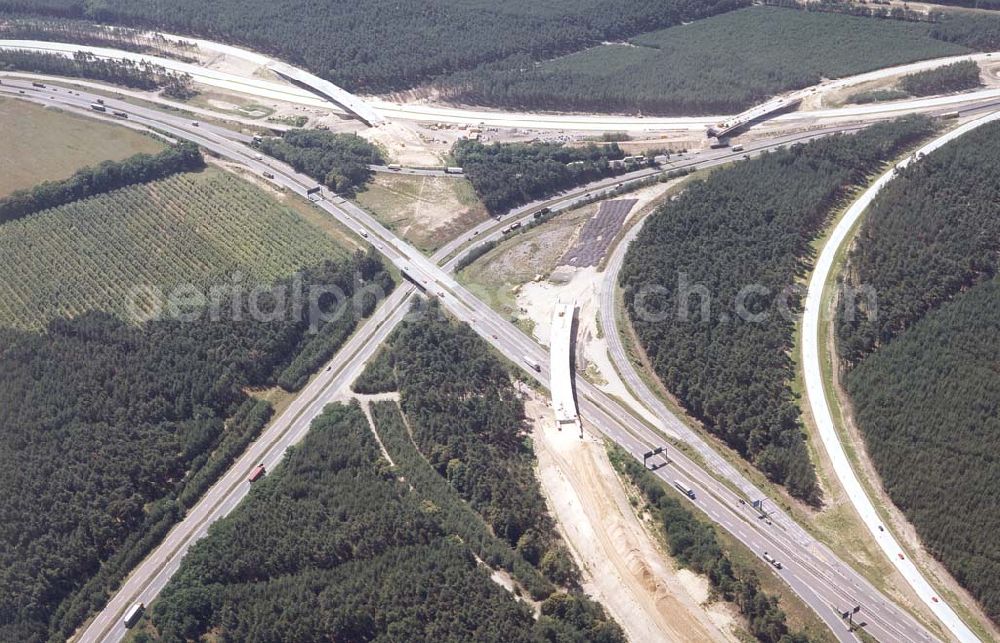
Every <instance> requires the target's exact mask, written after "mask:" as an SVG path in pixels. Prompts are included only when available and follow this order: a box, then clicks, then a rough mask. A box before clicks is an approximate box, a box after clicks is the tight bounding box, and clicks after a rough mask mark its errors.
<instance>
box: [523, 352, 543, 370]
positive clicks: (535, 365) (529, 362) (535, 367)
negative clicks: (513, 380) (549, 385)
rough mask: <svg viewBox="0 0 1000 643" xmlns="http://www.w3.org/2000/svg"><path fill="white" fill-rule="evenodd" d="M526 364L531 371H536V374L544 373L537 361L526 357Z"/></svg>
mask: <svg viewBox="0 0 1000 643" xmlns="http://www.w3.org/2000/svg"><path fill="white" fill-rule="evenodd" d="M524 363H525V364H527V365H528V366H530V367H531V370H533V371H535V372H536V373H541V372H542V365H541V364H539V363H538V362H536V361H535V360H533V359H531V358H530V357H528V356H527V355H525V356H524Z"/></svg>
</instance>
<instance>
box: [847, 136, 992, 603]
mask: <svg viewBox="0 0 1000 643" xmlns="http://www.w3.org/2000/svg"><path fill="white" fill-rule="evenodd" d="M998 142H1000V124H998V123H992V124H989V125H985V126H983V127H981V128H979V129H977V130H975V131H974V132H972V133H970V134H967V135H965V136H963V137H962V138H960V139H958V140H956V141H954V142H952V143H949V144H948V145H946V146H944V147H942V148H941V149H939V150H936V151H935V152H933V153H932V154H930V155H929V156H927V157H925V158H923V159H922V160H920V161H919V162H918V163H914V164H911V166H910V167H908V168H907V169H906V170H904V171H902V172H901V173H900V174H899V175H898V176H897V177H896V178H895V179H894V180H893V181H892V182H891V183H889V185H888V186H886V188H885V189H883V190H882V192H881V193H880V194H879V196H878V197H877V198H876V200H875V201H874V202H873V203H872V205H871V206H870V208H869V211H868V213H867V215H866V219H865V221H864V223H863V224H862V226H861V228H860V231H859V233H858V237H857V242H856V245H855V247H854V248H853V250H852V252H851V254H850V256H849V260H848V263H847V267H846V269H845V274H846V281H847V283H848V284H849V285H850V286H852V287H855V288H857V287H858V286H859V285H863V286H865V287H867V288H870V289H872V290H873V291H874V293H875V294H876V295H877V300H876V301H877V309H876V310H872V307H871V305H870V303H869V300H868V298H867V297H865V296H859V297H857V298H850V299H848V300H847V302H846V305H845V306H842V307H841V309H840V314H839V319H838V329H837V330H838V349H839V353H840V356H841V359H842V363H843V365H844V367H845V368H846V369H848V370H847V372H846V376H845V382H846V386H847V391H848V393H849V395H850V398H851V401H852V402H853V404H854V410H855V416H856V421H857V423H858V426H859V428H860V429H861V431H862V433H863V434H864V437H865V441H866V444H867V448H868V452H869V454H870V455H871V458H872V460H873V461H874V463H875V466H876V468H877V469H878V471H879V474H880V476H881V477H882V480H883V481H884V483H885V488H886V490H887V491H888V493H889V495H890V496H891V498H892V499H893V502H895V503H896V505H897V506H898V507H899V508H900V509H901V510H902V511H903V512H904V513H905V514H906V516H907V518H908V519H909V520H910V521H911V522H912V523H913V525H914V526H915V527H916V529H917V531H918V533H919V534H920V536H921V538H922V540H923V542H924V543H925V545H926V546H927V547H928V549H929V550H930V551H931V552H932V553H933V554H934V555H935V556H936V557H938V558H939V559H940V560H941V561H942V562H943V563H944V564H945V565H946V566H947V567H948V569H949V570H950V571H951V573H952V574H953V575H954V576H955V577H956V579H958V581H959V582H960V583H962V584H963V585H964V586H965V587H966V588H968V589H969V591H971V592H972V594H973V595H974V596H975V597H976V598H977V599H978V600H979V601H980V602H981V603H982V605H983V607H984V609H985V610H986V612H987V614H988V615H989V616H990V618H992V619H993V620H994V621H995V622H1000V581H998V579H1000V562H998V561H1000V549H998V541H997V539H996V537H995V535H996V533H997V532H998V530H1000V515H998V513H997V511H996V510H995V507H993V506H992V505H990V504H989V503H990V502H992V500H991V499H993V498H995V497H996V496H997V494H1000V466H998V464H997V462H996V458H995V457H994V455H995V454H996V453H997V452H998V449H1000V443H998V439H1000V425H998V423H997V418H998V417H1000V407H998V401H1000V389H998V385H1000V377H998V375H997V372H996V371H997V363H998V360H1000V344H998V337H1000V332H998V331H1000V317H998V313H997V311H1000V284H998V283H997V274H998V267H1000V206H998V203H1000V171H998V168H997V160H998V159H997V158H996V157H997V151H996V150H997V144H998ZM848 312H849V313H851V315H850V317H853V319H851V318H850V317H849V316H848V315H847V313H848ZM872 312H874V313H875V314H874V315H870V314H869V313H872Z"/></svg>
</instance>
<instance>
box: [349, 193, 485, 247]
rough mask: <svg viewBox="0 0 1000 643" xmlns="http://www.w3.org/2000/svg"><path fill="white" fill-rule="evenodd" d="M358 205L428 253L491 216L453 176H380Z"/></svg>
mask: <svg viewBox="0 0 1000 643" xmlns="http://www.w3.org/2000/svg"><path fill="white" fill-rule="evenodd" d="M358 203H360V204H361V206H362V207H363V208H365V209H366V210H368V211H369V212H371V213H372V214H373V215H374V216H375V217H376V218H377V219H378V220H379V221H380V222H382V224H383V225H385V226H386V227H388V228H389V229H390V230H393V231H395V232H396V233H397V234H399V235H401V236H402V237H403V238H404V239H406V240H407V241H409V242H410V243H412V244H413V245H415V246H416V247H417V248H419V249H420V250H422V251H423V252H426V253H431V252H433V251H435V250H437V249H438V248H439V247H441V246H442V245H444V244H445V243H446V242H448V241H449V240H451V239H452V238H453V237H455V236H457V235H458V234H459V233H460V232H462V231H464V230H467V229H469V228H471V227H473V226H474V225H476V224H477V223H480V222H482V221H484V220H486V218H487V217H488V216H489V214H488V213H487V212H486V208H485V207H484V206H483V204H482V203H481V202H480V201H479V198H478V197H476V193H475V192H474V191H473V189H472V186H471V185H470V184H469V182H468V181H466V180H464V179H455V178H452V177H440V176H412V175H405V174H378V175H376V177H375V179H374V180H373V181H372V182H371V183H370V184H369V186H368V189H367V190H365V191H364V192H362V193H361V194H359V195H358Z"/></svg>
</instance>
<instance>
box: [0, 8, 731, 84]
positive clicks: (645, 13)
mask: <svg viewBox="0 0 1000 643" xmlns="http://www.w3.org/2000/svg"><path fill="white" fill-rule="evenodd" d="M747 4H749V3H748V2H747V1H746V0H633V1H631V2H624V3H608V2H602V1H601V0H549V1H548V2H545V3H537V2H530V1H528V0H508V1H507V2H503V3H496V2H490V1H487V0H414V1H412V2H405V3H399V2H396V1H395V0H368V1H366V2H337V3H331V2H328V1H326V0H277V1H275V0H268V1H266V2H265V1H263V0H250V1H247V0H217V1H216V2H203V1H201V0H174V1H173V2H170V3H169V4H167V3H163V2H161V1H159V0H103V1H102V2H100V3H94V2H90V1H89V0H0V14H4V13H6V14H19V15H31V14H38V15H45V16H57V17H62V18H84V19H88V20H95V21H98V22H110V23H115V24H124V25H131V26H137V27H138V26H142V27H159V28H163V29H165V30H167V31H170V32H173V33H177V32H181V33H185V34H189V35H199V36H205V37H211V38H217V39H221V40H225V41H227V42H231V43H234V44H242V45H245V46H248V47H250V48H252V49H257V50H260V51H264V52H269V53H272V54H275V55H277V56H279V57H281V58H284V59H286V60H288V61H290V62H293V63H297V64H301V65H304V66H306V67H307V68H309V69H310V70H312V71H313V72H315V73H317V74H319V75H321V76H323V77H324V78H327V79H328V80H330V81H332V82H334V83H337V84H339V85H342V86H344V87H345V88H347V89H350V90H355V91H362V92H375V91H387V90H393V89H405V88H409V87H413V86H415V85H418V84H420V83H422V82H425V81H428V80H431V79H433V78H435V77H437V76H439V75H441V74H444V73H448V72H452V71H457V70H462V69H469V68H472V67H475V66H476V65H479V64H481V63H486V62H490V61H495V60H500V59H503V58H507V57H509V56H511V55H514V54H519V53H523V54H528V55H529V56H531V57H532V58H536V59H544V58H551V57H554V56H559V55H561V54H564V53H568V52H571V51H577V50H580V49H583V48H584V47H587V46H590V45H593V44H596V43H599V42H602V41H606V40H620V39H623V38H628V37H630V36H633V35H636V34H638V33H641V32H644V31H649V30H652V29H660V28H663V27H668V26H670V25H675V24H680V23H682V22H689V21H691V20H697V19H699V18H702V17H705V16H710V15H714V14H716V13H721V12H724V11H728V10H730V9H734V8H736V7H739V6H745V5H747Z"/></svg>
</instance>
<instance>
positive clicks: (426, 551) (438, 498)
mask: <svg viewBox="0 0 1000 643" xmlns="http://www.w3.org/2000/svg"><path fill="white" fill-rule="evenodd" d="M355 388H357V389H359V390H363V391H366V392H371V391H389V390H394V389H398V390H399V393H400V404H401V405H402V409H403V410H405V411H406V416H405V419H404V416H403V414H402V413H401V411H400V406H399V405H397V403H396V402H394V401H383V402H376V403H373V404H372V407H371V414H372V419H373V422H374V425H373V426H374V427H375V428H376V430H377V431H378V435H379V437H380V439H381V442H382V445H383V446H384V448H385V450H386V452H387V454H388V457H389V458H390V459H391V463H392V464H390V462H389V461H387V460H385V459H383V457H382V456H381V455H380V453H379V446H378V445H377V443H376V441H375V439H374V435H373V433H372V430H371V429H370V428H369V426H368V422H367V419H366V418H365V416H364V414H363V413H362V412H361V410H360V409H359V408H358V407H357V406H350V407H345V406H336V407H333V406H331V407H328V408H327V410H326V412H325V413H324V415H323V416H321V417H320V418H319V419H318V420H316V421H315V422H314V424H313V427H312V429H311V430H310V432H309V434H308V435H307V436H306V438H305V441H304V442H303V444H302V445H301V446H300V447H297V448H295V449H293V451H292V454H291V456H290V457H289V458H288V459H287V460H286V461H285V463H284V464H283V465H282V467H281V468H280V469H278V470H276V471H275V472H273V473H272V474H270V476H269V477H268V478H266V479H265V480H264V481H262V482H261V483H258V488H257V489H254V490H253V492H252V493H251V494H250V496H249V497H248V498H247V500H245V501H244V502H243V503H242V504H241V505H240V506H239V507H238V508H237V509H236V511H235V512H234V513H233V514H232V515H231V516H229V517H228V518H226V519H224V520H223V521H221V522H220V523H218V524H217V525H216V526H215V527H214V528H213V530H212V532H211V534H210V536H209V538H207V539H206V540H205V541H203V542H201V543H199V544H198V545H196V546H195V548H193V549H192V551H191V553H190V554H189V555H188V557H187V558H186V559H185V561H184V563H183V565H182V568H181V570H180V572H179V573H178V574H177V575H176V576H175V578H174V579H173V580H172V581H171V583H170V585H169V586H168V587H167V588H166V589H165V590H164V592H163V595H162V599H163V600H161V602H160V603H159V604H158V606H157V608H156V609H155V611H154V613H153V616H152V621H153V624H154V625H155V626H156V628H157V629H158V631H159V634H160V635H161V636H162V637H163V639H164V640H167V641H182V640H189V639H197V638H199V637H202V636H204V635H206V634H208V633H209V632H211V633H212V634H214V635H217V634H219V633H221V634H223V635H224V636H225V638H227V639H231V640H277V639H281V640H288V638H289V636H290V633H294V634H292V635H291V636H292V637H293V638H294V639H296V640H316V639H317V638H324V637H333V638H335V639H338V640H356V641H388V640H403V639H405V640H412V641H423V640H428V641H430V640H476V641H480V640H482V641H539V642H541V641H552V642H563V641H565V642H572V641H580V642H581V643H582V642H583V641H596V642H603V643H619V642H622V641H624V636H623V634H622V631H621V629H620V628H619V627H618V625H617V624H615V623H614V622H613V621H612V620H611V619H609V617H608V616H607V614H606V613H605V612H604V610H603V608H602V607H601V606H600V605H598V604H597V603H594V602H593V601H591V600H590V599H588V598H587V597H586V596H584V595H583V594H581V593H580V592H579V591H578V590H576V589H575V587H576V583H577V578H578V575H579V571H578V570H577V568H576V567H575V564H574V563H573V561H572V558H570V556H569V553H568V552H567V551H566V550H565V547H564V546H563V545H562V544H561V542H560V541H559V540H558V536H557V535H556V534H555V531H554V528H553V523H552V520H551V518H550V517H549V516H548V514H547V513H546V511H545V504H544V501H543V500H542V498H541V494H540V492H539V489H538V485H537V482H536V481H535V479H534V477H533V471H532V459H531V453H530V451H529V450H528V449H527V447H526V446H525V442H524V436H523V434H522V431H523V429H524V424H525V418H524V410H523V406H522V404H521V401H520V399H519V398H518V397H517V396H516V394H515V391H514V388H513V385H512V383H511V379H510V375H509V373H508V372H507V370H506V369H505V368H504V367H503V365H502V364H501V363H500V362H499V361H498V360H497V359H496V358H495V357H493V356H492V355H491V354H490V353H489V351H488V349H487V347H486V346H485V344H484V343H483V342H482V340H480V339H479V338H478V337H477V336H476V335H475V334H474V333H472V331H471V330H470V329H468V327H467V326H460V325H458V324H454V323H451V322H448V321H445V320H443V319H442V318H441V317H440V311H438V310H437V309H436V308H434V307H433V306H432V307H431V310H430V312H428V313H427V316H425V317H423V318H420V319H416V320H410V321H407V322H405V323H404V325H403V326H401V327H400V328H399V329H398V330H397V331H396V332H395V333H394V334H393V335H392V337H391V339H390V342H389V344H388V347H387V348H386V349H384V350H383V351H382V353H380V355H379V357H378V358H377V359H376V360H375V361H374V362H372V363H371V365H370V366H369V367H368V368H367V369H366V371H365V373H364V374H363V376H362V377H361V378H360V380H359V382H358V383H357V384H356V385H355ZM411 431H412V433H411ZM279 554H280V555H279ZM477 560H478V561H483V562H484V563H486V564H488V565H489V566H491V567H494V568H498V569H503V570H506V571H507V572H509V573H510V575H511V577H512V578H513V580H514V582H515V583H516V584H517V587H518V591H524V592H526V593H527V594H529V595H530V596H531V597H532V598H533V599H535V600H539V601H541V604H540V612H541V616H540V618H539V619H538V620H537V621H535V620H534V619H533V618H532V614H531V611H530V609H528V607H526V606H525V605H524V604H523V603H520V602H517V601H515V599H514V597H513V596H512V595H511V594H509V593H508V592H507V591H506V590H504V589H503V588H501V587H500V585H498V584H496V583H495V582H494V581H492V580H490V575H489V574H490V572H489V570H488V569H487V568H486V567H484V566H483V565H482V564H477ZM266 614H274V615H277V616H275V617H265V616H264V615H266ZM140 637H141V635H140Z"/></svg>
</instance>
